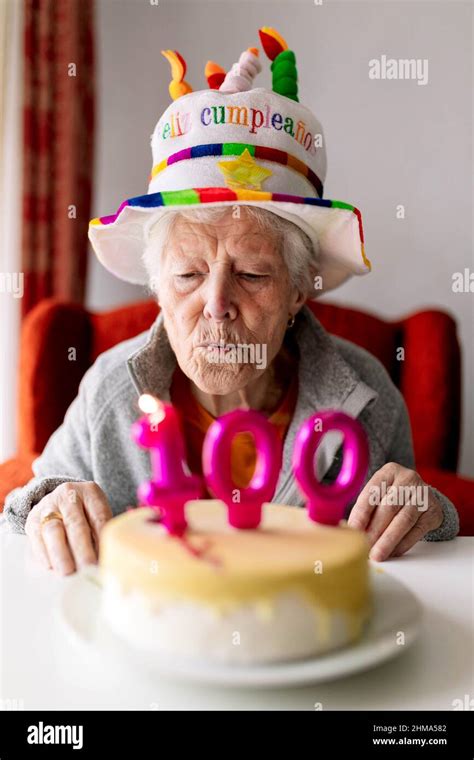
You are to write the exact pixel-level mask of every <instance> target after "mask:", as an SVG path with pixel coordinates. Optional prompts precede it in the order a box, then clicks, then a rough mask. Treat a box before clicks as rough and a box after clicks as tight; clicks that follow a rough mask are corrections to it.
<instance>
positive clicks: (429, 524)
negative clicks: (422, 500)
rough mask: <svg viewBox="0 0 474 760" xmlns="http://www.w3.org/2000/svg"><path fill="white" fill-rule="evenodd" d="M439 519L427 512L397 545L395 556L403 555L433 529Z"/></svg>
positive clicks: (393, 553)
mask: <svg viewBox="0 0 474 760" xmlns="http://www.w3.org/2000/svg"><path fill="white" fill-rule="evenodd" d="M436 522H437V519H436V517H432V515H431V514H430V513H429V512H425V513H424V514H423V515H422V516H421V517H420V519H419V520H418V522H417V523H416V524H415V525H414V526H413V528H411V530H409V531H408V533H407V534H406V535H405V536H404V537H403V538H402V540H401V541H400V543H399V544H398V545H397V546H396V547H395V549H394V550H393V552H392V555H393V556H394V557H401V555H402V554H405V552H407V551H408V550H409V549H411V548H412V547H413V546H414V545H415V544H417V543H418V541H421V539H422V538H423V536H425V535H426V533H428V532H429V531H430V530H433V527H434V525H435V524H436Z"/></svg>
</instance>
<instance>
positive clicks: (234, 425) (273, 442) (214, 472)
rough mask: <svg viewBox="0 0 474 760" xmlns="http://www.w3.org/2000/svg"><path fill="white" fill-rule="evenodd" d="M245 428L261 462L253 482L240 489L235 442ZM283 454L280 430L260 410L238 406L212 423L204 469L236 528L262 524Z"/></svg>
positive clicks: (258, 460) (205, 453) (258, 464)
mask: <svg viewBox="0 0 474 760" xmlns="http://www.w3.org/2000/svg"><path fill="white" fill-rule="evenodd" d="M245 432H250V433H251V434H252V435H253V437H254V440H255V447H256V449H257V462H256V465H255V472H254V474H253V476H252V479H251V481H250V483H249V484H248V486H246V487H245V488H240V489H239V488H237V487H236V485H235V484H234V482H233V480H232V474H231V466H230V456H231V445H232V440H233V438H234V436H235V435H237V433H245ZM281 458H282V445H281V440H280V438H279V436H278V433H277V431H276V429H275V427H274V426H273V425H272V424H271V423H270V422H268V420H267V419H266V417H264V415H263V414H261V413H260V412H255V411H244V410H242V409H237V410H235V411H233V412H229V413H228V414H224V415H223V416H222V417H219V419H217V420H215V422H213V423H212V425H211V426H210V427H209V430H208V431H207V434H206V438H205V439H204V445H203V450H202V466H203V472H204V474H205V476H206V481H207V483H208V485H209V486H210V487H211V488H212V490H213V492H214V494H215V495H216V497H217V498H218V499H221V500H222V501H223V502H224V503H225V504H226V505H227V510H228V520H229V523H230V524H231V525H232V526H233V527H234V528H242V529H252V528H257V527H258V525H259V524H260V521H261V518H262V504H263V503H264V502H266V501H270V499H271V498H272V496H273V494H274V492H275V488H276V484H277V480H278V475H279V472H280V468H281ZM234 497H237V498H234Z"/></svg>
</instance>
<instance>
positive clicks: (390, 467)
mask: <svg viewBox="0 0 474 760" xmlns="http://www.w3.org/2000/svg"><path fill="white" fill-rule="evenodd" d="M397 471H398V470H397V465H395V464H394V463H393V462H389V463H388V464H386V465H384V466H383V467H381V468H380V470H377V472H375V473H374V474H373V475H372V477H371V478H370V480H369V481H368V482H367V483H366V484H365V486H364V488H363V489H362V491H361V492H360V494H359V496H358V499H357V501H356V503H355V504H354V506H353V507H352V510H351V513H350V515H349V518H348V520H347V523H348V525H349V526H350V527H351V528H357V529H358V530H365V529H366V528H367V526H368V524H369V522H370V519H371V517H372V514H373V512H374V510H375V508H376V507H377V506H378V505H379V503H380V490H381V487H382V483H383V482H384V481H385V482H386V484H387V488H388V487H389V486H391V485H392V483H393V481H394V480H395V476H396V473H397ZM377 496H378V498H377Z"/></svg>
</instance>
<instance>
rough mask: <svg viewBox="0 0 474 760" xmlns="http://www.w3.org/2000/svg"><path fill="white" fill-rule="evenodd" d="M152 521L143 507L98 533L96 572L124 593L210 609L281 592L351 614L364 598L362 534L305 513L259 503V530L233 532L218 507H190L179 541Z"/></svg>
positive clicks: (204, 504) (212, 504) (211, 503)
mask: <svg viewBox="0 0 474 760" xmlns="http://www.w3.org/2000/svg"><path fill="white" fill-rule="evenodd" d="M153 517H154V512H153V510H152V509H149V508H141V509H136V510H130V511H128V512H126V513H124V514H122V515H120V516H118V517H116V518H114V519H113V520H111V521H110V522H109V523H107V524H106V526H105V527H104V529H103V532H102V535H101V546H100V565H101V568H102V571H103V572H106V573H108V574H112V575H113V576H114V577H115V578H116V579H117V580H118V581H119V582H120V583H121V585H122V586H123V588H124V590H126V591H130V590H137V589H139V590H140V591H141V592H142V593H144V594H152V595H154V596H157V597H166V598H169V597H170V596H171V597H179V598H181V599H182V598H183V597H188V598H193V599H202V600H212V603H213V604H214V605H216V606H219V605H222V604H226V603H231V602H236V601H237V600H240V601H241V600H242V599H246V598H249V599H250V598H254V599H255V598H257V599H262V598H268V597H269V596H274V595H275V594H276V593H279V592H280V591H282V590H284V589H285V588H289V587H291V588H293V589H294V588H298V589H299V590H300V591H301V592H302V593H304V594H305V596H308V595H309V596H311V597H312V598H315V597H317V599H318V603H324V604H325V605H326V606H328V607H338V606H342V607H343V608H344V609H347V608H352V607H354V608H355V607H357V606H358V605H359V604H360V603H362V601H363V600H364V599H365V598H366V594H367V584H368V562H367V557H368V548H369V547H368V542H367V539H366V536H365V534H364V533H362V532H360V531H357V530H354V529H352V528H349V527H347V526H341V527H333V526H327V525H320V524H318V523H315V522H312V521H311V520H310V519H309V517H308V515H307V512H306V509H301V508H298V507H290V506H284V505H277V504H264V505H263V511H262V521H261V523H260V526H259V528H257V529H256V530H237V529H235V528H233V527H232V526H230V525H229V523H228V522H227V509H226V506H225V505H224V503H223V502H221V501H219V500H217V499H212V500H198V501H191V502H188V504H187V505H186V518H187V521H188V526H189V527H188V530H187V532H186V534H185V535H184V536H183V538H178V537H176V536H170V535H169V534H168V533H167V531H166V529H165V528H164V527H163V525H161V524H160V523H159V522H154V521H153Z"/></svg>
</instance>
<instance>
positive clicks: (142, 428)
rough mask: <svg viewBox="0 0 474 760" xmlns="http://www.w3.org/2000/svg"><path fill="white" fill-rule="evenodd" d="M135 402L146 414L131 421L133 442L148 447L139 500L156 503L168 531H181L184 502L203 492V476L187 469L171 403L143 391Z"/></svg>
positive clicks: (179, 426) (150, 503)
mask: <svg viewBox="0 0 474 760" xmlns="http://www.w3.org/2000/svg"><path fill="white" fill-rule="evenodd" d="M138 405H139V406H140V408H141V410H142V411H143V412H146V414H145V415H144V416H143V417H140V419H139V420H137V421H136V422H134V423H133V426H132V435H133V438H134V439H135V441H136V443H138V444H139V445H140V446H142V447H143V448H147V449H150V457H151V467H152V479H151V480H150V481H146V482H145V483H142V484H141V485H140V487H139V489H138V500H139V502H140V503H141V504H143V505H147V506H150V507H155V508H156V507H158V508H160V510H161V512H162V513H163V519H162V522H163V524H164V526H165V528H166V529H167V530H168V532H169V533H171V534H173V535H177V536H181V535H183V533H184V532H185V530H186V527H187V523H186V516H185V513H184V505H185V503H186V502H187V501H190V500H191V499H198V498H199V497H200V496H201V495H202V490H203V489H202V480H201V478H200V477H199V476H197V475H191V474H190V473H189V471H188V472H187V471H186V470H187V469H188V468H187V465H186V455H185V445H184V439H183V435H182V431H181V425H180V422H179V417H178V413H177V411H176V409H175V408H174V407H173V406H172V405H171V404H165V403H163V402H162V401H159V400H158V399H156V398H154V396H150V395H148V394H143V395H142V396H140V398H139V401H138Z"/></svg>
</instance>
